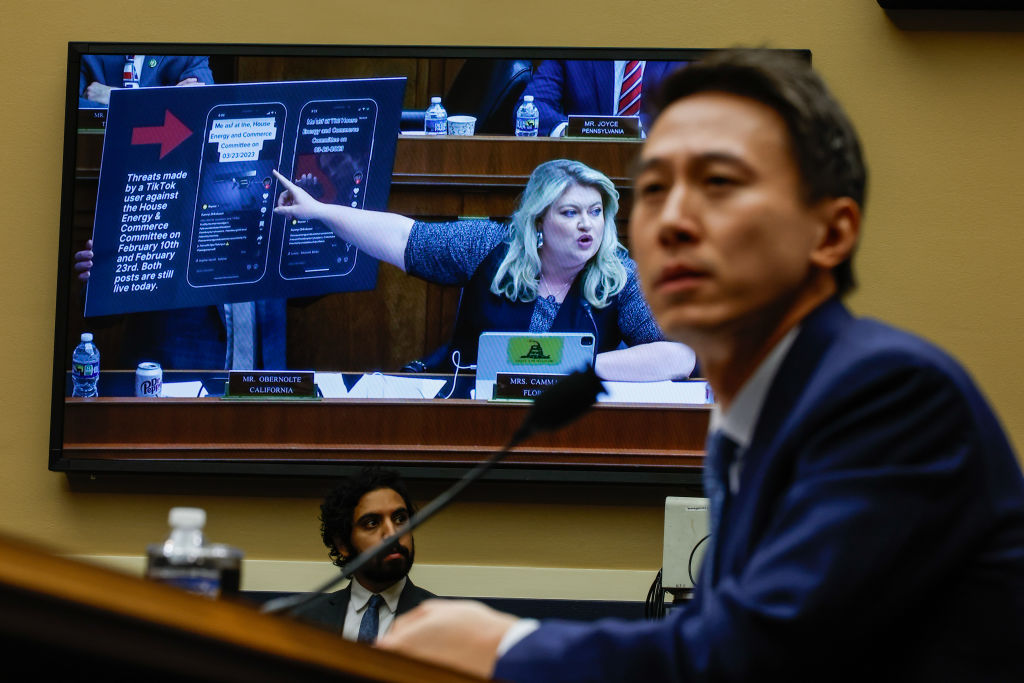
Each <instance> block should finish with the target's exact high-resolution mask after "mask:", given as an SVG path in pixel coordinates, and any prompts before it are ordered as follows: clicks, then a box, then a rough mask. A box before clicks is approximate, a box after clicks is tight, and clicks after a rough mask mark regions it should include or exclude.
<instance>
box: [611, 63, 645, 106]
mask: <svg viewBox="0 0 1024 683" xmlns="http://www.w3.org/2000/svg"><path fill="white" fill-rule="evenodd" d="M643 75H644V70H643V67H642V66H641V63H640V61H639V60H636V59H631V60H629V62H627V63H626V68H625V70H624V71H623V72H622V88H621V89H620V90H619V106H618V108H617V110H618V111H617V113H618V115H619V116H636V115H637V114H639V113H640V87H641V86H642V85H643Z"/></svg>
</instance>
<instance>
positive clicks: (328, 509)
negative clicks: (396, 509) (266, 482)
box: [320, 467, 416, 567]
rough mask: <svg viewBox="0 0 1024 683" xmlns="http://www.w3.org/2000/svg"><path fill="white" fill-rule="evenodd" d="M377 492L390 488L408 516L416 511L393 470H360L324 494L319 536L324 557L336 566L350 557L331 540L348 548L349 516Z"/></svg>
mask: <svg viewBox="0 0 1024 683" xmlns="http://www.w3.org/2000/svg"><path fill="white" fill-rule="evenodd" d="M377 489H391V490H392V491H394V492H395V493H397V494H398V495H400V496H401V497H402V500H403V501H404V502H405V507H406V508H407V509H408V510H409V514H410V515H411V514H413V513H414V512H416V510H415V508H413V505H412V501H411V500H410V499H409V492H408V491H406V489H405V483H404V482H403V481H402V477H401V476H399V474H398V472H396V471H395V470H386V469H383V468H380V467H364V468H363V469H361V470H360V471H359V472H357V473H356V474H353V475H352V476H351V477H349V478H348V479H346V480H345V481H343V482H342V483H341V484H340V485H338V487H337V488H335V489H334V490H333V491H331V492H330V493H328V494H327V497H326V498H324V502H323V503H321V504H320V537H321V538H322V539H323V541H324V545H325V546H327V549H328V553H327V554H328V556H330V558H331V561H332V562H333V563H334V564H336V565H337V566H339V567H344V566H345V563H346V562H348V561H349V560H350V559H352V558H351V557H349V556H348V555H345V554H343V552H344V549H343V548H338V547H336V546H335V544H334V539H335V538H340V539H342V540H343V541H344V543H345V544H346V545H347V546H349V547H351V546H352V523H353V521H354V520H353V519H352V517H353V515H354V514H355V510H356V506H357V505H359V501H360V500H361V499H362V497H363V496H365V495H366V494H367V493H369V492H370V491H376V490H377Z"/></svg>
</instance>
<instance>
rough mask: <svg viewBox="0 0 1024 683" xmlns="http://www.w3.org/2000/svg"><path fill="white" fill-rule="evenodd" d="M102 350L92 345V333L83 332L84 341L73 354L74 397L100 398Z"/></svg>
mask: <svg viewBox="0 0 1024 683" xmlns="http://www.w3.org/2000/svg"><path fill="white" fill-rule="evenodd" d="M99 380H100V350H99V349H97V348H96V345H95V344H93V343H92V332H83V333H82V341H80V342H79V343H78V346H76V347H75V350H74V352H73V353H72V354H71V381H72V383H73V384H74V388H73V389H72V390H71V395H72V396H99V392H98V391H97V390H96V385H97V384H98V383H99Z"/></svg>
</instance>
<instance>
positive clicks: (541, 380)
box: [494, 372, 564, 401]
mask: <svg viewBox="0 0 1024 683" xmlns="http://www.w3.org/2000/svg"><path fill="white" fill-rule="evenodd" d="M563 377H564V375H537V374H533V373H530V372H499V373H498V374H497V376H496V377H495V381H494V398H504V399H516V400H519V401H522V400H524V399H525V400H528V401H532V400H533V399H535V398H537V397H538V396H540V395H541V394H542V393H543V392H544V390H545V389H547V388H548V387H550V386H551V385H552V384H557V383H558V381H559V380H561V379H562V378H563Z"/></svg>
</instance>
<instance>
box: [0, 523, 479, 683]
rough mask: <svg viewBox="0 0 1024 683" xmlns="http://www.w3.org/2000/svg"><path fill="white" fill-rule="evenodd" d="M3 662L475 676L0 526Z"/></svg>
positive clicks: (294, 674) (127, 676)
mask: <svg viewBox="0 0 1024 683" xmlns="http://www.w3.org/2000/svg"><path fill="white" fill-rule="evenodd" d="M0 605H2V607H0V635H2V637H3V640H4V644H5V645H6V646H7V647H5V648H4V649H5V651H6V654H5V662H4V665H5V667H7V669H8V670H9V674H14V673H15V672H17V671H19V670H20V671H22V672H23V675H24V674H26V673H27V672H32V674H31V675H25V679H26V680H27V679H33V680H35V679H38V680H50V679H54V680H56V679H58V678H65V679H67V680H88V679H96V680H104V681H129V680H132V681H138V680H147V681H152V680H160V681H163V680H174V681H193V680H204V681H210V680H216V681H239V682H245V683H259V682H261V681H267V682H268V683H269V682H274V683H277V682H279V681H408V682H409V683H418V682H420V681H428V682H429V681H438V682H450V683H465V682H467V681H472V680H478V679H476V678H471V677H468V676H464V675H462V674H460V673H457V672H454V671H451V670H448V669H443V668H440V667H437V666H433V665H430V664H424V663H422V662H419V661H416V660H412V659H408V658H406V657H402V656H399V655H394V654H390V653H387V652H383V651H380V650H375V649H373V648H371V647H367V646H365V645H359V644H357V643H351V642H348V641H346V640H343V639H342V638H341V637H340V636H335V635H333V634H331V633H328V632H326V631H323V630H320V629H318V628H314V627H312V626H307V625H305V624H301V623H297V622H294V621H291V620H289V619H286V618H284V617H280V616H271V615H266V614H261V613H260V612H259V611H257V610H256V609H255V608H253V607H250V606H248V605H245V604H242V603H240V602H232V601H228V600H210V599H208V598H203V597H200V596H197V595H192V594H189V593H186V592H184V591H181V590H178V589H175V588H171V587H169V586H164V585H160V584H156V583H151V582H149V581H145V580H143V579H139V578H135V577H132V576H128V575H125V574H120V573H117V572H113V571H109V570H107V569H102V568H99V567H94V566H92V565H88V564H83V563H80V562H75V561H72V560H68V559H63V558H59V557H56V556H54V555H51V554H49V553H47V552H45V551H44V550H42V549H40V548H38V547H35V546H33V545H31V544H29V543H25V542H23V541H18V540H14V539H11V538H7V537H0Z"/></svg>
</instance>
